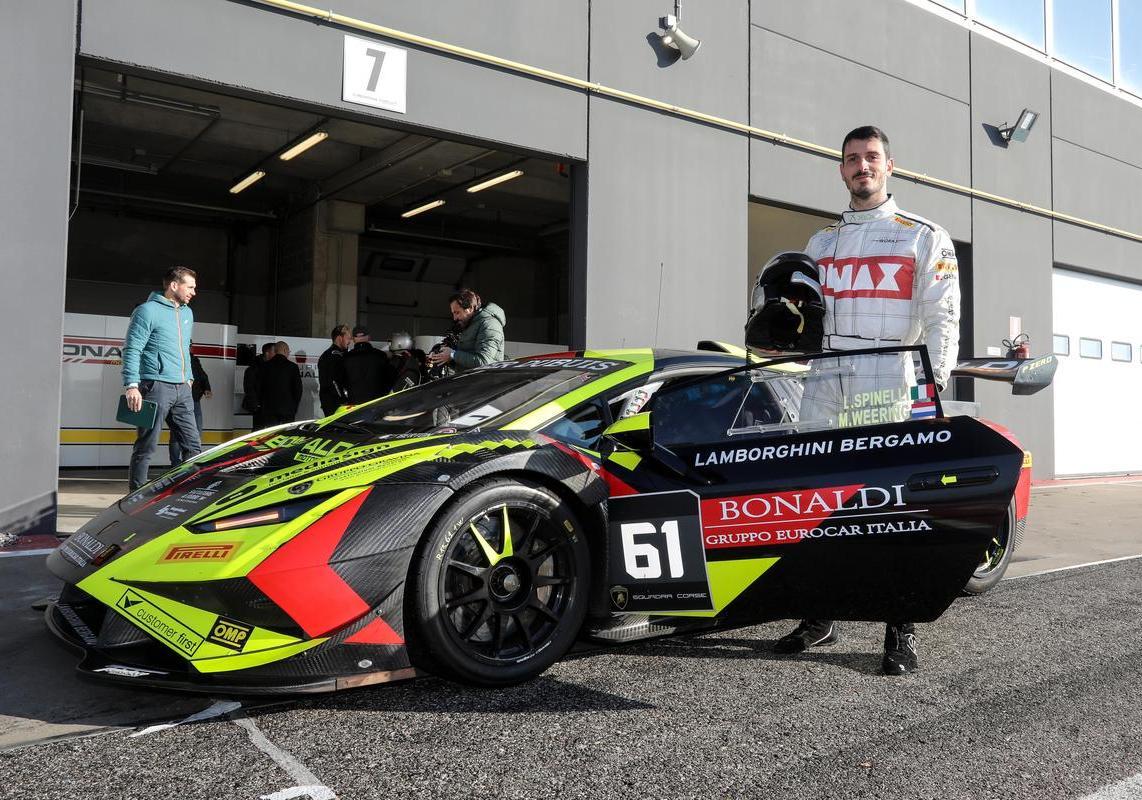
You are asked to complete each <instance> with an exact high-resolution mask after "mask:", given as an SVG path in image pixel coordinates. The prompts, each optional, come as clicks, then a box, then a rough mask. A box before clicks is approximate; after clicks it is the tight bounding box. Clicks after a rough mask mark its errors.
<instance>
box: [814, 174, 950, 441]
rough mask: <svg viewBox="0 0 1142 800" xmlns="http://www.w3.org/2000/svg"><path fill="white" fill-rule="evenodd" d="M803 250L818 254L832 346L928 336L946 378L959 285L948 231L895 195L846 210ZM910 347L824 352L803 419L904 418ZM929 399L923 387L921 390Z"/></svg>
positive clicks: (942, 380) (827, 339) (935, 364)
mask: <svg viewBox="0 0 1142 800" xmlns="http://www.w3.org/2000/svg"><path fill="white" fill-rule="evenodd" d="M805 251H806V252H807V253H808V254H809V256H810V257H811V258H812V259H813V260H814V261H816V262H817V267H818V269H819V271H820V277H821V287H822V290H823V293H824V299H825V336H824V340H823V342H822V349H823V350H825V351H844V350H861V349H865V348H871V347H894V346H903V345H914V344H919V343H921V342H923V343H924V344H926V345H927V346H928V352H929V355H930V356H931V362H932V374H933V377H934V378H935V381H936V383H937V384H938V385H939V386H941V387H943V386H946V385H947V383H948V376H949V373H950V372H951V370H952V367H953V366H955V363H956V355H957V351H958V348H959V344H958V340H959V322H960V287H959V273H958V266H957V262H956V253H955V250H954V248H953V247H952V240H951V238H950V237H949V236H948V234H947V231H945V230H944V229H943V228H941V227H939V226H938V225H935V224H933V223H931V222H929V221H928V220H925V219H923V218H922V217H918V216H915V215H913V214H906V213H903V212H901V211H900V209H899V208H898V207H897V206H896V201H895V200H893V199H892V196H891V195H889V197H888V199H887V200H886V201H885V202H884V203H882V204H881V205H879V206H877V207H876V208H873V209H870V210H868V211H851V210H850V211H846V212H845V213H844V214H843V215H842V216H841V221H840V222H839V223H837V224H835V225H830V226H829V227H827V228H824V229H823V230H820V231H818V232H817V233H816V234H814V235H813V237H812V238H811V239H810V240H809V244H808V246H806V248H805ZM914 386H916V373H915V369H914V367H913V363H912V358H911V354H909V353H904V354H892V355H886V356H855V357H851V358H837V359H831V358H829V359H819V360H818V361H816V362H814V367H813V370H812V371H811V372H810V373H809V375H808V376H807V377H806V381H805V393H804V397H803V399H802V402H801V419H802V420H805V421H809V420H816V421H827V424H828V425H829V426H840V427H848V426H853V425H866V424H878V423H883V422H898V421H900V420H904V419H908V418H909V416H910V413H911V410H912V403H913V397H912V395H913V394H914V392H913V391H912V387H914ZM919 396H920V397H921V398H923V396H924V393H920V395H919Z"/></svg>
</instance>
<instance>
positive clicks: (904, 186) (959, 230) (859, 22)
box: [750, 0, 971, 240]
mask: <svg viewBox="0 0 1142 800" xmlns="http://www.w3.org/2000/svg"><path fill="white" fill-rule="evenodd" d="M751 8H752V17H751V20H750V22H751V26H750V27H751V38H750V49H751V55H750V61H751V67H750V123H751V124H752V125H755V126H757V127H759V128H763V129H766V130H769V131H773V132H775V133H784V134H787V135H789V136H792V137H795V138H797V139H802V140H805V141H809V142H814V143H816V144H822V145H826V146H828V147H835V148H840V145H841V140H842V139H843V138H844V135H845V134H846V133H847V132H848V131H850V130H852V129H853V128H855V127H857V126H858V125H878V126H879V127H881V128H883V129H884V130H885V132H886V133H888V135H889V137H890V138H891V143H892V154H893V158H894V159H895V162H896V165H897V166H898V167H903V168H906V169H909V170H913V171H915V172H920V173H924V174H928V175H936V176H939V177H941V178H943V179H944V180H950V181H954V182H956V183H967V182H968V181H969V179H970V174H971V148H970V137H969V125H970V113H969V101H970V99H971V96H970V92H969V80H968V76H969V66H968V63H969V53H968V39H967V33H966V31H964V30H962V29H961V28H959V27H957V26H955V25H953V24H951V23H949V22H947V21H946V20H943V19H940V18H939V17H936V16H935V15H933V14H930V13H928V12H925V11H923V10H922V9H919V8H916V7H914V6H911V5H909V4H907V3H903V2H896V3H881V4H872V5H869V4H857V3H848V2H845V0H805V2H798V3H753V4H752V7H751ZM937 53H938V54H939V55H938V57H933V54H937ZM890 191H892V192H893V193H894V194H895V195H896V197H897V200H898V202H899V203H900V205H901V206H902V207H903V208H906V209H908V210H909V211H912V212H914V213H916V214H920V215H922V216H925V217H929V218H931V219H933V220H936V221H937V222H939V224H940V225H942V226H944V227H945V228H947V229H948V231H949V233H951V235H952V237H953V238H956V239H961V240H967V239H969V238H970V235H971V205H970V202H969V201H968V200H967V199H965V198H964V197H962V196H959V195H954V194H950V193H948V192H943V191H940V190H936V189H932V188H929V187H926V186H921V185H918V184H914V183H912V182H910V181H907V180H904V179H901V178H896V179H894V181H893V183H892V184H891V186H890ZM750 194H752V195H753V196H754V197H758V198H762V199H775V200H778V201H781V202H785V203H792V204H795V205H800V206H804V207H806V208H814V209H819V210H822V211H829V212H832V211H834V210H841V209H843V208H844V206H845V205H846V204H847V201H848V198H847V197H846V192H845V190H844V186H843V184H842V183H841V180H840V176H839V174H838V172H837V165H836V163H834V162H830V161H829V160H827V159H825V158H822V157H821V156H816V155H811V154H807V153H804V152H800V151H797V150H794V149H791V148H788V147H783V146H775V145H772V144H769V143H768V142H765V141H762V140H755V141H754V142H753V143H752V144H751V147H750Z"/></svg>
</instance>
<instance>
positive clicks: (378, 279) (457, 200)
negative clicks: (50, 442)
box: [61, 64, 573, 466]
mask: <svg viewBox="0 0 1142 800" xmlns="http://www.w3.org/2000/svg"><path fill="white" fill-rule="evenodd" d="M77 74H78V75H79V78H78V79H77V81H76V86H75V104H76V114H75V119H76V129H75V137H74V142H73V153H72V161H73V165H72V207H71V208H70V209H69V212H70V219H71V223H70V232H69V241H68V260H67V292H66V303H65V310H66V312H67V321H66V323H65V342H64V352H63V361H64V365H65V366H64V372H65V377H64V381H65V387H64V398H65V399H64V413H63V420H62V422H61V428H63V432H62V433H61V443H62V444H63V445H64V451H63V455H64V459H63V462H62V463H63V464H65V465H67V464H69V463H74V464H80V465H90V466H95V465H98V464H102V463H107V462H105V461H104V460H102V459H104V457H107V458H111V461H110V463H126V458H127V457H128V456H129V450H130V447H129V442H130V440H131V439H133V431H130V430H129V429H124V428H122V426H116V425H115V423H114V422H113V418H114V403H115V402H116V400H117V397H118V395H119V393H120V391H121V389H120V387H119V375H118V361H117V356H118V355H120V354H119V352H118V350H117V346H118V345H120V344H121V339H122V334H123V332H124V331H125V325H126V319H127V318H128V317H129V315H130V314H131V311H132V309H133V308H134V307H135V305H137V304H138V303H140V302H142V301H143V300H145V299H146V297H147V295H148V293H149V292H151V291H152V290H154V289H156V288H158V286H157V284H158V280H159V279H160V277H161V275H162V273H163V272H164V271H165V270H166V269H167V268H169V267H171V266H173V265H176V264H181V265H185V266H189V267H191V268H193V269H195V270H196V271H197V273H198V278H197V282H198V289H199V291H198V296H197V298H196V299H195V301H194V303H193V304H192V308H193V309H194V312H195V318H196V338H197V341H196V342H195V352H196V355H199V357H200V359H203V363H204V366H207V367H209V368H210V369H209V370H208V371H209V372H210V373H211V377H212V379H213V378H214V375H215V374H217V375H218V376H219V379H220V381H221V383H223V384H225V386H224V388H223V391H222V392H221V393H220V392H219V390H218V388H219V387H216V388H215V389H214V391H213V395H214V397H213V398H212V402H211V404H209V405H208V406H207V410H206V411H205V417H206V419H205V422H204V428H205V430H204V440H205V443H207V444H209V443H211V442H213V441H221V440H225V438H229V435H230V434H231V432H232V431H233V430H237V429H241V428H242V427H243V423H245V427H247V428H248V427H249V418H248V417H246V418H245V419H244V420H243V419H238V418H236V416H235V415H240V414H241V410H240V405H241V402H240V401H241V397H240V390H241V381H240V379H238V380H236V379H235V370H238V373H237V375H238V378H240V370H241V366H240V363H239V362H240V361H241V359H240V358H237V360H236V356H237V355H238V354H239V352H240V348H241V346H253V347H255V348H256V347H257V346H258V345H259V344H261V343H262V342H265V341H272V340H275V339H283V340H285V341H287V342H288V343H289V344H290V345H291V349H292V355H291V357H292V358H294V360H296V361H297V362H298V363H299V365H300V366H302V369H303V375H305V376H306V377H307V379H309V380H310V382H311V383H312V385H313V394H314V396H315V392H316V389H315V387H316V381H315V380H313V379H314V377H315V375H314V372H313V370H314V367H315V364H316V360H317V357H318V355H319V354H320V352H321V350H323V349H324V348H325V347H327V346H328V344H329V331H330V329H331V328H332V327H333V326H334V325H336V324H339V323H347V324H349V325H356V324H361V325H365V326H367V327H368V328H369V330H370V332H371V334H372V338H373V341H374V344H377V345H379V346H381V347H384V346H385V345H387V342H388V340H389V339H390V336H391V334H392V333H394V332H398V331H399V332H407V333H409V334H411V336H412V337H414V340H415V342H416V345H417V346H418V347H421V348H423V349H428V348H429V347H431V345H432V344H434V343H436V342H438V341H440V340H441V339H442V338H443V336H444V335H445V334H446V333H447V332H448V331H449V329H450V328H451V326H452V320H451V318H450V316H449V309H448V297H449V295H450V294H451V293H452V292H454V291H455V290H456V289H458V288H460V287H462V286H467V287H471V288H474V289H476V290H477V291H478V292H479V293H480V294H481V295H482V297H483V298H484V299H485V301H490V302H495V303H496V304H498V305H500V306H501V307H502V308H503V309H504V310H505V312H506V315H507V318H508V324H507V328H506V330H505V334H506V338H507V340H508V344H507V348H506V349H507V354H508V356H509V357H510V356H513V355H519V354H525V353H529V352H543V351H549V350H552V349H562V348H565V347H566V346H568V345H570V344H571V343H572V342H571V340H572V333H571V327H572V323H573V321H572V320H571V318H570V312H569V309H570V308H571V301H570V287H571V285H572V276H571V269H572V268H571V258H570V241H571V235H570V234H571V224H570V205H571V195H572V192H571V184H572V178H571V176H572V165H570V164H567V163H562V162H559V161H556V160H553V159H550V158H545V157H542V156H538V155H536V154H534V153H527V152H521V151H515V150H510V149H508V148H506V147H504V146H502V145H489V144H487V143H483V142H477V141H470V140H463V141H462V140H459V139H455V138H444V137H442V136H439V135H435V134H433V133H431V132H424V131H422V130H411V129H403V128H400V127H398V126H397V125H393V124H389V123H385V124H378V122H377V121H376V120H375V119H373V118H371V117H368V116H366V115H361V116H353V115H351V114H343V113H340V112H339V113H338V114H335V115H331V114H329V113H327V111H326V110H323V109H319V108H307V107H302V106H298V105H291V104H289V103H286V102H284V101H282V100H281V99H280V98H268V97H265V96H258V95H253V94H249V93H243V92H239V91H238V90H232V91H231V90H229V89H226V90H219V89H218V88H217V87H213V86H204V85H200V84H197V83H193V82H180V81H179V80H177V79H171V78H169V77H167V76H155V75H150V74H142V73H139V74H135V73H130V74H129V73H126V72H120V71H118V70H117V68H114V67H107V65H104V64H84V65H81V68H80V69H79V70H78V72H77ZM210 360H215V361H217V362H219V363H210ZM81 368H84V369H81ZM77 370H78V371H77ZM84 370H86V371H84ZM71 372H75V374H74V375H72V374H71ZM223 373H226V374H225V375H224V374H223ZM220 394H221V397H220ZM69 397H70V398H71V399H70V400H69ZM303 405H304V401H303ZM108 416H110V421H109V420H108V419H107V417H108ZM306 416H307V415H306V409H304V408H303V410H301V411H299V419H305V418H306ZM69 430H70V431H71V433H70V434H69V433H68V431H69ZM69 437H70V438H69ZM69 444H71V445H75V447H72V448H70V450H71V453H70V455H71V456H75V458H72V457H69V453H68V450H69V448H68V447H67V445H69ZM86 445H107V446H111V447H113V448H115V455H114V456H113V457H111V456H107V453H108V452H110V451H108V450H107V448H106V447H102V448H101V452H102V453H103V455H101V456H97V454H95V453H94V452H93V451H88V452H87V453H86V454H84V455H81V453H82V452H83V451H82V446H86ZM93 459H94V460H93ZM156 463H158V462H156Z"/></svg>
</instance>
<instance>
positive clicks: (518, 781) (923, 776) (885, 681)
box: [0, 482, 1142, 800]
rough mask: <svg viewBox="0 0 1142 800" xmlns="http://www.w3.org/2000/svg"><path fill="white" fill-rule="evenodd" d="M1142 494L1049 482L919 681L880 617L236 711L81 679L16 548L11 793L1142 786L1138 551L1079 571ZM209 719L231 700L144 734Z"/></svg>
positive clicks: (1088, 790) (40, 580)
mask: <svg viewBox="0 0 1142 800" xmlns="http://www.w3.org/2000/svg"><path fill="white" fill-rule="evenodd" d="M1140 500H1142V485H1140V484H1138V483H1129V482H1126V483H1121V482H1120V483H1105V482H1103V483H1098V484H1095V485H1091V486H1080V485H1075V484H1070V485H1067V486H1065V487H1045V488H1043V489H1037V490H1036V491H1035V492H1034V496H1033V511H1032V514H1033V516H1032V524H1031V526H1030V530H1029V534H1028V540H1027V542H1026V544H1025V546H1024V548H1023V551H1022V552H1021V553H1020V554H1018V555H1017V558H1019V559H1020V560H1019V561H1018V562H1017V563H1016V564H1014V565H1013V570H1012V573H1013V574H1014V573H1019V574H1020V575H1022V577H1014V578H1012V579H1008V580H1005V581H1004V582H1003V583H1001V584H1000V586H998V587H997V588H996V589H994V590H992V591H991V592H990V593H988V594H986V595H984V596H982V597H978V598H963V599H961V600H958V601H957V602H956V603H955V604H953V606H952V608H951V609H949V611H948V612H947V613H946V614H945V615H944V616H943V617H942V618H941V619H940V620H939V621H937V622H935V623H932V624H928V625H922V626H919V631H918V634H919V644H920V657H921V670H920V671H919V672H918V673H916V674H914V675H911V676H906V677H904V678H886V677H883V676H881V675H880V674H879V671H878V668H879V660H880V644H881V641H880V640H881V636H882V630H883V629H882V627H881V626H878V625H873V624H864V623H850V624H846V625H845V627H844V638H843V640H842V642H841V643H840V644H838V645H836V646H833V647H830V648H823V649H819V650H814V651H811V652H810V653H809V654H807V655H804V656H801V657H793V658H784V657H778V656H775V655H773V654H771V653H770V652H769V648H770V646H771V644H772V642H773V641H774V640H775V639H776V638H777V637H778V636H780V635H781V634H783V633H784V632H785V631H786V630H787V628H788V623H773V624H769V625H760V626H754V627H749V628H743V629H739V630H734V631H725V632H719V633H715V634H706V635H700V636H690V637H678V638H672V639H664V640H659V641H655V642H644V643H636V644H632V645H628V646H625V647H622V648H618V649H606V650H599V651H594V652H591V653H587V654H583V655H579V656H576V657H573V658H570V659H567V660H565V661H563V662H561V663H560V664H557V665H556V666H555V667H554V668H552V669H551V670H550V671H549V672H548V673H547V674H545V675H544V676H542V677H541V678H540V679H538V680H536V681H533V682H532V683H530V684H527V685H524V686H521V687H515V688H512V689H504V690H494V691H492V690H476V689H470V688H464V687H459V686H456V685H454V684H450V683H447V682H444V681H440V680H438V679H435V678H424V679H419V680H416V681H412V682H407V683H403V684H394V685H389V686H380V687H373V688H366V689H360V690H355V691H350V692H345V693H342V694H338V695H325V696H319V697H310V698H306V699H301V700H288V701H285V702H282V703H277V704H273V705H266V704H264V701H260V702H262V703H263V704H262V705H258V704H251V703H248V702H247V703H243V705H242V707H241V708H233V707H232V706H231V707H225V706H223V707H217V706H213V704H214V700H213V699H210V698H196V697H186V696H181V695H166V694H158V693H150V692H128V691H126V690H117V689H109V688H108V687H105V686H102V685H96V684H88V683H83V682H80V681H78V680H76V679H75V677H74V676H73V674H72V673H71V665H73V664H74V660H75V659H74V657H73V656H72V655H71V654H70V653H69V652H68V651H66V650H63V649H62V648H58V647H57V646H56V645H55V644H53V643H52V642H51V641H50V637H49V636H48V634H47V633H46V631H44V630H43V629H42V626H41V623H40V620H39V615H38V613H37V612H35V611H34V610H33V609H31V607H30V606H31V605H32V604H33V603H34V602H35V600H36V599H38V598H40V597H43V596H45V595H46V594H48V593H50V592H51V591H52V585H51V582H50V580H48V579H47V578H45V577H44V576H43V575H42V571H40V572H37V570H36V568H35V565H36V564H37V563H42V562H41V560H40V559H39V558H38V557H13V558H0V585H3V586H5V587H6V588H5V592H4V593H3V595H0V603H2V605H0V612H3V614H4V617H5V620H6V622H5V625H4V626H3V628H2V630H0V645H2V646H3V648H4V652H5V653H7V654H8V658H6V659H5V661H4V662H3V663H0V687H2V688H3V692H2V693H0V721H2V723H3V725H2V727H0V749H6V751H5V752H0V798H8V797H11V798H17V797H18V798H60V799H61V800H62V799H63V798H84V799H85V800H86V799H87V798H91V797H116V798H118V797H124V798H136V797H137V798H166V797H171V798H175V797H178V798H198V797H202V798H212V799H213V798H231V797H234V798H273V799H274V800H279V799H280V800H288V798H291V797H310V798H330V797H338V798H373V797H378V798H379V797H405V796H418V797H448V798H452V797H512V798H516V797H519V798H523V797H616V798H624V800H629V799H630V798H634V797H638V798H654V797H663V798H667V797H669V798H675V797H678V798H682V797H696V798H707V797H799V798H800V797H805V798H815V797H822V798H849V797H853V798H864V797H869V798H872V797H883V798H913V797H915V798H941V800H943V799H944V798H973V800H974V799H976V798H992V797H994V798H1000V797H1002V798H1035V799H1036V800H1039V799H1040V798H1046V799H1050V798H1080V797H1084V796H1088V795H1095V796H1097V797H1099V798H1107V799H1109V798H1111V797H1114V798H1118V797H1123V798H1125V797H1138V796H1142V794H1139V790H1140V789H1142V778H1138V776H1139V774H1142V680H1140V678H1142V676H1140V674H1139V673H1140V672H1142V637H1140V635H1139V629H1138V628H1139V622H1138V621H1139V619H1140V618H1142V615H1140V613H1139V612H1140V610H1142V609H1140V606H1142V559H1136V558H1127V559H1126V560H1118V561H1112V562H1109V563H1101V564H1097V565H1094V566H1087V567H1078V568H1073V565H1074V564H1081V563H1085V562H1088V561H1101V560H1104V559H1106V558H1123V557H1124V556H1130V555H1137V554H1139V553H1142V535H1140V533H1139V531H1140V530H1142V528H1140V527H1139V526H1137V525H1136V524H1135V520H1136V519H1137V515H1138V514H1139V513H1140V512H1139V509H1142V502H1139V501H1140ZM1130 550H1133V553H1130V552H1128V551H1130ZM1060 565H1061V566H1062V567H1063V569H1062V571H1053V572H1047V573H1046V574H1037V575H1036V574H1030V573H1035V572H1042V571H1043V570H1044V569H1048V570H1055V569H1059V567H1060ZM37 575H38V576H39V577H37ZM10 587H13V588H10ZM14 587H19V588H14ZM239 702H241V700H240V699H239ZM203 711H207V712H208V713H211V714H217V713H219V712H222V711H228V712H229V713H228V714H225V715H223V716H212V717H210V718H208V719H205V720H203V721H198V722H188V723H185V724H181V725H177V726H174V727H165V728H162V729H159V730H154V731H147V726H148V725H151V724H153V723H155V722H158V721H165V722H177V721H178V720H181V719H183V718H185V717H187V716H189V715H191V714H195V713H198V712H203ZM139 733H142V734H143V735H132V734H139ZM76 734H85V735H86V738H76ZM59 737H63V738H59ZM1104 787H1109V788H1104ZM1096 793H1098V794H1096Z"/></svg>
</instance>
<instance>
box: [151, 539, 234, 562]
mask: <svg viewBox="0 0 1142 800" xmlns="http://www.w3.org/2000/svg"><path fill="white" fill-rule="evenodd" d="M239 546H240V544H239V543H238V542H213V543H212V544H176V545H171V546H170V547H168V548H167V551H166V552H165V553H164V554H163V557H162V558H160V559H159V563H160V564H171V563H185V562H188V561H229V560H230V557H231V556H232V555H234V553H235V552H236V551H237V550H238V548H239Z"/></svg>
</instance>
